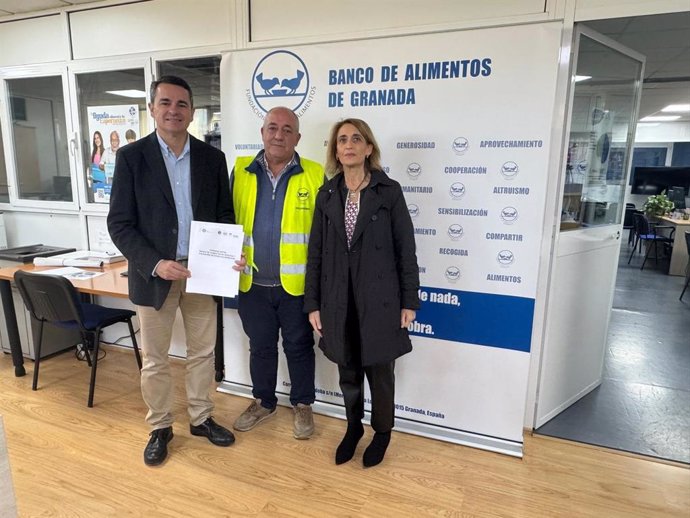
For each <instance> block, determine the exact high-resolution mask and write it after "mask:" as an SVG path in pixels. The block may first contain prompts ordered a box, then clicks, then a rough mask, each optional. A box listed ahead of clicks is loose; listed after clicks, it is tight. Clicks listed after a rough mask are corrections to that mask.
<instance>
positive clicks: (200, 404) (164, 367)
mask: <svg viewBox="0 0 690 518" xmlns="http://www.w3.org/2000/svg"><path fill="white" fill-rule="evenodd" d="M185 286H186V281H184V280H182V281H173V283H172V286H171V287H170V293H169V294H168V297H167V298H166V299H165V302H164V303H163V306H162V307H161V309H160V310H158V311H157V310H155V309H154V308H152V307H150V306H137V315H138V316H139V323H140V325H141V346H140V347H141V355H142V363H143V366H142V368H141V394H142V396H143V397H144V402H145V403H146V406H148V408H149V411H148V413H147V414H146V422H147V423H148V424H149V425H150V426H151V428H152V429H153V430H156V429H158V428H166V427H168V426H172V424H173V420H174V419H173V415H172V407H173V394H174V390H173V383H172V376H171V372H170V362H169V359H168V352H169V350H170V339H171V337H172V330H173V323H174V322H175V316H176V314H177V309H178V308H179V309H180V312H181V313H182V320H183V322H184V330H185V337H186V341H187V360H186V365H185V367H186V374H185V385H186V388H187V411H188V413H189V421H190V423H191V424H193V425H195V426H196V425H199V424H201V423H203V422H204V421H205V420H206V419H207V418H209V417H211V416H212V414H213V401H212V400H211V396H210V394H209V393H210V390H211V385H212V383H213V380H214V374H215V367H214V349H215V344H216V303H215V301H214V300H213V298H212V297H211V296H210V295H199V294H196V293H185Z"/></svg>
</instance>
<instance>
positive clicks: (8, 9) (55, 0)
mask: <svg viewBox="0 0 690 518" xmlns="http://www.w3.org/2000/svg"><path fill="white" fill-rule="evenodd" d="M98 1H100V0H0V17H2V16H10V15H13V14H26V13H33V12H36V11H45V10H46V9H59V8H62V7H70V6H72V5H79V4H90V3H95V2H98Z"/></svg>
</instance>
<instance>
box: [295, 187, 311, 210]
mask: <svg viewBox="0 0 690 518" xmlns="http://www.w3.org/2000/svg"><path fill="white" fill-rule="evenodd" d="M309 196H310V194H309V189H307V188H306V187H300V188H299V189H297V206H298V208H300V209H303V208H308V207H307V206H308V205H309Z"/></svg>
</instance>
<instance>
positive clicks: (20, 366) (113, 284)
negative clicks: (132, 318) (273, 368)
mask: <svg viewBox="0 0 690 518" xmlns="http://www.w3.org/2000/svg"><path fill="white" fill-rule="evenodd" d="M54 269H55V267H51V266H34V265H33V264H18V265H17V266H7V267H5V268H0V298H1V299H2V305H3V307H4V309H5V323H6V325H7V335H8V340H9V342H10V350H11V352H12V364H13V365H14V375H15V376H17V377H19V376H24V375H26V370H25V369H24V356H23V355H22V345H21V342H20V339H19V330H18V329H17V315H16V313H15V311H14V302H13V300H12V286H11V281H13V280H14V273H15V272H16V271H17V270H24V271H28V272H32V271H44V270H54ZM124 271H127V262H126V261H124V262H122V261H121V262H118V263H113V264H107V265H105V266H104V267H103V272H104V274H103V275H99V276H98V277H93V278H91V279H85V280H81V281H76V280H73V281H72V284H74V287H75V288H77V291H79V292H80V293H86V294H89V295H104V296H108V297H119V298H128V297H129V289H128V286H127V278H126V277H122V276H120V273H122V272H124ZM217 316H218V322H217V328H216V354H215V369H216V381H222V380H223V377H224V376H223V371H224V369H225V366H224V358H223V356H224V352H223V302H222V299H220V301H219V302H218V310H217Z"/></svg>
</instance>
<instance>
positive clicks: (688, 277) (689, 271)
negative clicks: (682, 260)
mask: <svg viewBox="0 0 690 518" xmlns="http://www.w3.org/2000/svg"><path fill="white" fill-rule="evenodd" d="M685 246H687V247H688V265H687V266H686V267H685V286H683V291H681V292H680V297H679V299H678V300H680V301H681V302H682V300H683V295H685V290H687V289H688V284H690V232H689V231H687V230H686V231H685Z"/></svg>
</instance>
